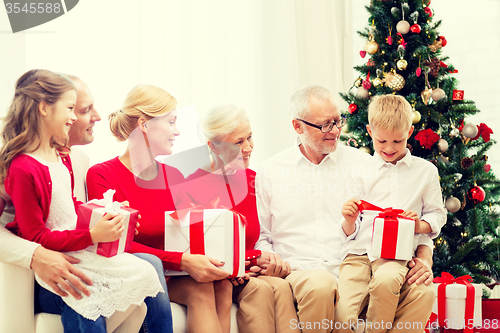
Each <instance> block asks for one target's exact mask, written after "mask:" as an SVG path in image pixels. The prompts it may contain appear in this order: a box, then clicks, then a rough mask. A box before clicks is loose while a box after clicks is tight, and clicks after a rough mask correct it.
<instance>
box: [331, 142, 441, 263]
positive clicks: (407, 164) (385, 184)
mask: <svg viewBox="0 0 500 333" xmlns="http://www.w3.org/2000/svg"><path fill="white" fill-rule="evenodd" d="M371 160H372V164H373V165H374V167H375V168H376V169H377V177H375V178H369V177H366V178H363V182H364V186H363V187H364V190H365V196H364V200H366V201H368V202H370V203H372V204H374V205H376V206H379V207H381V208H388V207H392V208H395V209H403V210H411V211H413V212H416V213H417V214H418V217H419V218H420V220H424V221H426V222H427V223H429V225H430V226H431V229H432V232H431V233H429V234H416V235H415V238H414V243H413V249H414V250H415V249H416V248H417V246H418V245H421V244H424V245H427V246H429V247H431V248H432V238H435V237H436V236H437V235H438V234H439V232H440V231H441V227H442V226H443V225H444V224H445V223H446V210H445V208H444V204H443V198H442V194H441V185H440V183H439V174H438V170H437V168H436V167H435V166H434V165H433V164H432V163H431V162H429V161H426V160H424V159H422V158H420V157H416V156H412V155H411V153H410V151H409V150H408V149H407V150H406V155H405V156H404V157H403V158H402V159H401V160H399V161H398V162H396V164H391V163H387V162H385V161H384V160H383V159H382V157H380V155H378V154H377V153H375V155H374V156H372V157H371ZM377 214H378V212H376V211H368V210H367V211H364V212H363V213H362V214H361V217H360V219H358V223H359V225H358V227H357V229H356V230H357V231H356V232H355V234H353V235H355V237H351V238H350V239H349V240H348V241H346V243H345V244H344V247H343V249H342V253H341V257H342V258H344V257H345V256H346V255H347V254H348V253H352V254H368V257H369V258H370V260H375V259H377V258H375V257H373V256H372V255H371V237H372V228H373V220H374V218H375V217H376V216H377ZM353 235H351V236H353Z"/></svg>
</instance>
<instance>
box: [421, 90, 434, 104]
mask: <svg viewBox="0 0 500 333" xmlns="http://www.w3.org/2000/svg"><path fill="white" fill-rule="evenodd" d="M431 95H432V89H430V88H429V89H424V90H423V91H422V92H421V93H420V97H422V102H424V104H425V105H427V104H428V103H429V99H430V98H431Z"/></svg>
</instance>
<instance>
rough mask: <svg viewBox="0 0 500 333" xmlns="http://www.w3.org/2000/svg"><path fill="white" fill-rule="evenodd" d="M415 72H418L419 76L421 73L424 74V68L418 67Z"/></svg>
mask: <svg viewBox="0 0 500 333" xmlns="http://www.w3.org/2000/svg"><path fill="white" fill-rule="evenodd" d="M415 74H417V76H420V74H422V68H420V67H419V68H417V70H416V71H415Z"/></svg>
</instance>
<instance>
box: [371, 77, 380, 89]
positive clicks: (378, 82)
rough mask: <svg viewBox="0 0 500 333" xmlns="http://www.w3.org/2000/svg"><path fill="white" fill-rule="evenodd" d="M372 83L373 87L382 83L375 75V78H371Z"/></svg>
mask: <svg viewBox="0 0 500 333" xmlns="http://www.w3.org/2000/svg"><path fill="white" fill-rule="evenodd" d="M372 83H373V86H374V87H378V86H380V85H382V83H383V82H382V80H381V79H380V78H378V77H376V78H375V79H373V81H372Z"/></svg>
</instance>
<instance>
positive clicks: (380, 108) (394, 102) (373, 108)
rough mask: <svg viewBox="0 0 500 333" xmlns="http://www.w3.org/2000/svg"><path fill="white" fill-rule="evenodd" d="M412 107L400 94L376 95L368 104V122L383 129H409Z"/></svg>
mask: <svg viewBox="0 0 500 333" xmlns="http://www.w3.org/2000/svg"><path fill="white" fill-rule="evenodd" d="M412 113H413V110H412V107H411V105H410V103H408V101H407V100H406V99H405V98H404V97H403V96H400V95H378V96H374V97H372V99H371V101H370V105H368V123H369V124H370V126H371V127H375V128H377V129H380V130H385V131H409V130H410V127H411V124H412Z"/></svg>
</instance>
